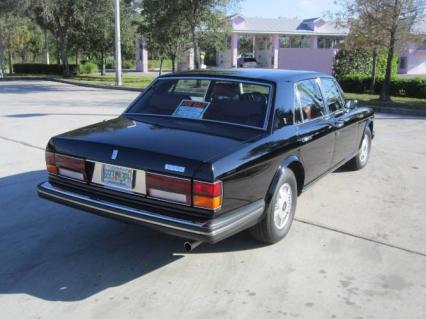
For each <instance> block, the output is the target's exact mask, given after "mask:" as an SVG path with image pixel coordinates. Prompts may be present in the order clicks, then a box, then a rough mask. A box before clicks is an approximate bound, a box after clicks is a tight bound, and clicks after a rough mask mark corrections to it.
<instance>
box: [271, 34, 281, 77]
mask: <svg viewBox="0 0 426 319" xmlns="http://www.w3.org/2000/svg"><path fill="white" fill-rule="evenodd" d="M279 48H280V39H279V37H278V34H273V35H272V50H273V56H274V63H273V65H272V67H273V68H274V69H278V50H279Z"/></svg>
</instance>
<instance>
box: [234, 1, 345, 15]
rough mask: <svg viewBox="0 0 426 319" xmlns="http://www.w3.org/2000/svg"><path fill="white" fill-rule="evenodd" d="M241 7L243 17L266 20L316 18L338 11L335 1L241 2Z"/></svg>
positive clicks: (239, 11) (240, 11)
mask: <svg viewBox="0 0 426 319" xmlns="http://www.w3.org/2000/svg"><path fill="white" fill-rule="evenodd" d="M239 7H240V10H237V11H238V13H241V14H242V15H245V16H247V17H264V18H277V17H288V18H293V17H299V18H314V17H319V16H324V14H325V13H326V11H330V12H335V11H336V10H338V6H336V5H335V4H334V0H241V2H240V4H239Z"/></svg>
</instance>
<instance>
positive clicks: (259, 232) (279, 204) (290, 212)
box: [251, 169, 297, 244]
mask: <svg viewBox="0 0 426 319" xmlns="http://www.w3.org/2000/svg"><path fill="white" fill-rule="evenodd" d="M296 205H297V181H296V177H295V176H294V173H293V171H292V170H291V169H285V171H284V173H283V174H282V175H281V177H280V179H279V181H278V183H277V186H276V187H275V192H274V194H273V195H272V198H271V200H270V202H269V204H268V205H267V207H266V211H265V216H264V218H263V219H262V221H261V222H260V223H259V224H257V225H255V226H254V227H253V228H251V234H252V236H253V237H254V238H256V239H257V240H259V241H261V242H264V243H266V244H274V243H276V242H278V241H280V240H281V239H283V238H284V237H285V236H286V235H287V233H288V232H289V230H290V227H291V224H292V222H293V219H294V214H295V212H296Z"/></svg>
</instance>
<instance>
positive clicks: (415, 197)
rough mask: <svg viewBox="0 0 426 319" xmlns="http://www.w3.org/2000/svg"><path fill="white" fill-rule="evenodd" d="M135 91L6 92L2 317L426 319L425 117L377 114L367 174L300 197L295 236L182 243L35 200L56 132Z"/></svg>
mask: <svg viewBox="0 0 426 319" xmlns="http://www.w3.org/2000/svg"><path fill="white" fill-rule="evenodd" d="M136 94H137V93H136V92H125V91H108V90H101V89H99V90H98V89H91V88H82V87H78V86H72V85H66V84H59V83H53V82H37V81H34V82H24V81H19V82H0V154H1V156H0V309H1V310H0V313H1V314H0V317H1V318H2V319H6V318H153V317H155V318H210V317H214V318H248V317H250V318H345V319H347V318H364V319H366V318H410V319H413V318H425V314H426V303H425V300H426V232H425V229H426V214H425V213H426V187H425V181H426V138H425V136H426V119H425V118H414V117H402V116H390V115H384V114H378V115H377V119H376V133H377V137H376V139H375V140H374V142H373V152H372V157H371V159H370V163H369V165H368V166H367V167H366V168H365V169H364V170H362V171H359V172H347V171H344V170H339V171H338V172H335V173H333V174H330V175H329V176H327V177H325V178H324V179H322V180H321V181H320V182H319V183H317V184H316V185H315V186H314V187H313V188H311V189H310V190H308V191H307V192H305V193H304V194H303V195H302V196H301V197H300V198H299V206H298V210H297V213H296V217H297V221H295V222H294V224H293V227H292V230H291V231H290V233H289V235H288V237H287V238H286V239H285V240H283V241H281V242H280V243H278V244H276V245H273V246H262V245H260V244H258V243H257V242H256V241H254V240H252V239H251V238H250V237H249V236H248V235H247V234H246V233H242V234H239V235H237V236H235V237H233V238H229V239H227V240H225V241H223V242H220V243H218V244H216V245H214V246H211V245H202V246H200V247H199V248H198V249H197V250H195V251H194V252H193V253H190V254H187V253H184V252H183V248H182V243H183V241H182V240H181V239H179V238H174V237H170V236H167V235H163V234H160V233H156V232H154V231H152V230H150V229H147V228H142V227H139V226H134V225H127V224H124V223H120V222H117V221H113V220H108V219H105V218H102V217H98V216H95V215H91V214H86V213H82V212H80V211H77V210H75V209H71V208H67V207H63V206H60V205H57V204H54V203H51V202H48V201H46V200H42V199H39V198H38V197H37V196H36V192H35V187H36V184H37V183H38V182H40V181H43V180H44V179H46V174H45V172H44V151H43V149H44V147H45V145H46V143H47V141H48V138H49V137H50V136H52V135H54V134H57V133H61V132H64V131H67V130H70V129H74V128H77V127H80V126H82V125H86V124H89V123H93V122H97V121H101V120H103V119H108V118H111V117H113V116H115V115H117V114H119V113H120V112H121V111H122V110H123V109H124V108H125V107H126V105H127V104H128V103H129V102H130V101H131V100H132V99H133V98H134V97H135V96H136Z"/></svg>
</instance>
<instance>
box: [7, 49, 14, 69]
mask: <svg viewBox="0 0 426 319" xmlns="http://www.w3.org/2000/svg"><path fill="white" fill-rule="evenodd" d="M7 57H8V60H9V74H10V75H12V74H13V59H12V50H11V48H10V47H9V48H8V49H7Z"/></svg>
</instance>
